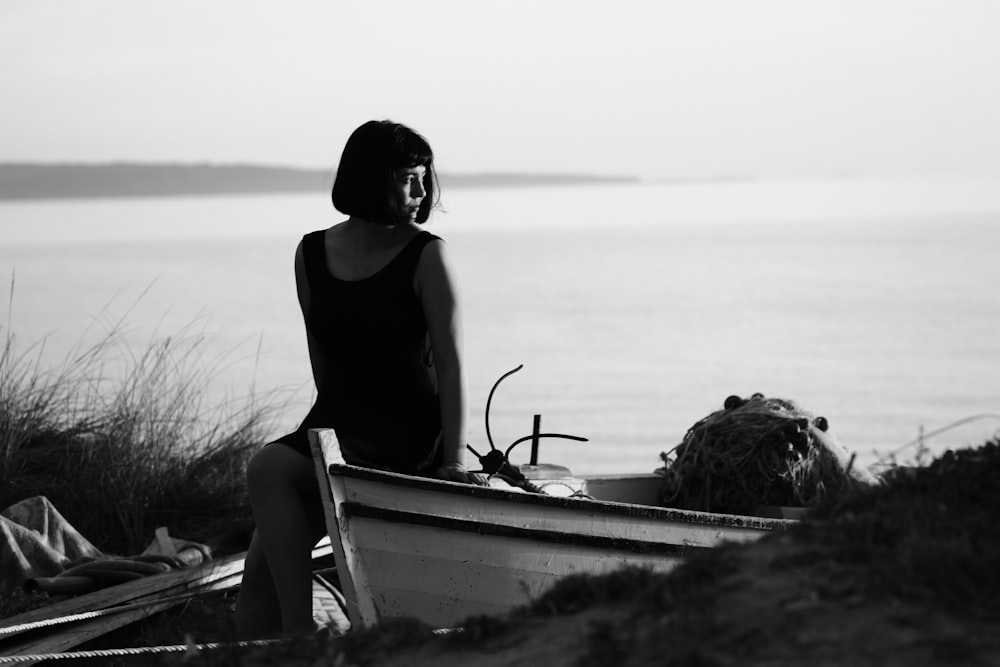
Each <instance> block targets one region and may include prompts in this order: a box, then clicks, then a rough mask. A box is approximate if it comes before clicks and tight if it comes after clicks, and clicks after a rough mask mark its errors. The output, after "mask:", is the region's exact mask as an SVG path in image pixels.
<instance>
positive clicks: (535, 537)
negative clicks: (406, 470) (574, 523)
mask: <svg viewBox="0 0 1000 667" xmlns="http://www.w3.org/2000/svg"><path fill="white" fill-rule="evenodd" d="M341 507H343V509H344V513H345V515H346V516H347V517H349V518H352V519H353V518H359V519H372V520H376V521H383V522H390V523H399V524H405V525H415V526H424V527H430V528H443V529H446V530H457V531H462V532H467V533H475V534H477V535H487V536H493V537H501V538H507V539H518V540H529V541H532V542H541V543H548V544H561V545H566V546H577V547H585V548H589V549H600V550H603V551H606V552H611V551H622V552H627V553H632V554H660V555H666V556H676V557H678V558H683V557H686V556H690V555H691V554H693V553H695V552H699V551H709V550H711V549H713V548H714V547H709V546H701V545H697V544H681V543H673V542H663V541H657V540H640V539H635V538H629V537H613V536H610V535H594V534H589V533H581V532H579V531H573V530H567V531H560V530H546V529H539V528H527V527H524V526H508V525H506V524H497V523H490V522H487V521H472V520H468V519H456V518H453V517H444V516H438V515H431V514H425V513H422V512H404V511H402V510H393V509H386V508H383V507H373V506H371V505H365V504H364V503H357V502H344V503H343V504H342V505H341Z"/></svg>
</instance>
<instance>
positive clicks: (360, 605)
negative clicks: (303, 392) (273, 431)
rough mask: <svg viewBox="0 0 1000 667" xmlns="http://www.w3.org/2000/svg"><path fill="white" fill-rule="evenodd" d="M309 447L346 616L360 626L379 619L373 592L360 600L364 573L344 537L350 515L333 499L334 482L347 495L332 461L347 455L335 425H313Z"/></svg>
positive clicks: (341, 492)
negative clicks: (332, 470)
mask: <svg viewBox="0 0 1000 667" xmlns="http://www.w3.org/2000/svg"><path fill="white" fill-rule="evenodd" d="M309 447H310V449H311V451H312V457H313V462H314V464H315V466H316V479H317V482H318V483H319V495H320V499H321V500H322V501H323V515H324V517H325V518H326V529H327V533H328V535H327V538H328V539H329V538H334V539H332V540H330V543H331V547H332V551H333V559H334V564H335V565H336V568H337V572H338V573H339V579H340V590H341V592H342V593H343V595H344V603H345V605H346V607H347V618H348V620H349V621H350V623H351V626H352V627H356V628H360V627H365V626H368V625H373V624H374V623H376V622H378V617H377V616H376V615H375V610H374V605H373V604H372V603H371V601H370V599H369V598H370V596H369V595H367V594H365V595H363V596H362V597H361V599H360V600H359V597H358V587H359V586H363V585H364V584H363V583H359V582H360V580H361V574H360V573H359V572H358V565H357V561H356V558H355V557H354V555H353V552H352V550H351V548H350V545H349V542H347V541H346V540H345V534H346V529H347V521H348V519H347V517H346V516H342V515H341V512H340V511H339V509H338V507H337V501H336V500H335V499H334V493H333V484H334V483H337V484H339V494H338V495H339V496H340V498H343V497H344V491H343V483H342V482H334V480H332V479H331V478H330V475H329V474H328V472H327V471H328V470H329V467H330V465H332V464H338V465H342V464H344V463H345V462H344V457H343V454H342V453H341V451H340V444H339V443H338V442H337V434H336V433H335V432H334V431H333V429H310V430H309Z"/></svg>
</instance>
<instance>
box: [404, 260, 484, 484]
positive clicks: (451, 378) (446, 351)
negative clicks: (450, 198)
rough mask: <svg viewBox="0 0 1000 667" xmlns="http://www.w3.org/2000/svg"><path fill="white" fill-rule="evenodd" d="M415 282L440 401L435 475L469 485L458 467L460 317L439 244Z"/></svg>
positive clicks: (461, 440) (462, 404)
mask: <svg viewBox="0 0 1000 667" xmlns="http://www.w3.org/2000/svg"><path fill="white" fill-rule="evenodd" d="M415 282H416V290H417V296H419V297H420V302H421V304H422V305H423V309H424V316H425V317H426V319H427V330H428V332H429V333H430V338H431V348H432V350H433V352H434V365H435V368H436V370H437V377H438V392H439V395H440V401H441V440H442V442H441V444H442V447H443V449H444V469H442V470H441V471H439V472H438V475H439V476H440V477H445V478H447V479H455V480H457V481H470V480H469V479H468V475H467V474H466V472H465V468H464V467H463V466H462V459H463V454H464V452H465V443H466V430H465V429H466V416H467V412H466V410H467V406H466V393H465V392H466V390H465V374H464V369H463V368H462V322H461V313H460V309H459V299H458V288H457V284H456V280H455V276H454V270H453V268H452V266H451V262H450V261H449V259H448V255H447V251H446V248H445V245H444V243H443V242H442V241H437V240H435V241H431V242H430V243H428V244H427V245H426V246H425V247H424V250H423V252H422V253H421V255H420V262H419V263H418V264H417V272H416V280H415ZM473 481H475V480H473Z"/></svg>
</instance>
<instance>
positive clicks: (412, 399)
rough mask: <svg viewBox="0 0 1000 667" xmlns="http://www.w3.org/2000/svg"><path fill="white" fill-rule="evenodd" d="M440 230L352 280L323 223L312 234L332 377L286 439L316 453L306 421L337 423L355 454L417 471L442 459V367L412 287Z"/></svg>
mask: <svg viewBox="0 0 1000 667" xmlns="http://www.w3.org/2000/svg"><path fill="white" fill-rule="evenodd" d="M438 238H439V237H437V236H435V235H433V234H431V233H430V232H425V231H422V232H420V233H418V234H417V235H416V236H414V237H413V238H412V239H411V240H410V241H409V242H408V243H407V245H406V246H405V247H404V248H403V250H401V251H400V253H399V254H398V255H397V256H396V257H395V258H394V259H393V260H392V261H390V262H389V264H387V265H386V266H385V267H384V268H383V269H381V270H380V271H378V272H377V273H375V274H374V275H372V276H370V277H368V278H365V279H363V280H357V281H348V280H340V279H338V278H335V277H334V276H333V275H332V274H331V273H330V270H329V268H328V266H327V260H326V247H325V242H324V232H323V231H317V232H312V233H310V234H306V235H305V236H304V237H303V239H302V253H303V260H304V265H305V274H306V279H307V280H308V283H309V291H310V301H309V306H308V309H307V311H306V313H305V323H306V329H307V330H308V331H309V333H310V334H311V335H312V336H313V338H314V340H315V341H316V342H317V343H318V345H319V351H320V352H321V353H322V355H323V359H324V361H325V367H324V369H323V378H324V380H323V386H322V387H320V388H319V392H318V395H317V397H316V402H315V403H314V404H313V406H312V409H311V410H310V411H309V413H308V414H307V415H306V417H305V419H304V420H303V421H302V424H301V425H300V426H299V428H298V430H296V431H295V433H292V434H289V435H288V436H285V437H283V438H280V439H279V441H281V442H284V443H285V444H288V445H290V446H292V447H294V448H295V449H296V450H298V451H300V452H302V453H303V454H306V455H307V456H308V455H309V449H308V439H307V435H306V432H307V430H308V429H310V428H329V427H333V428H334V429H335V430H336V432H337V438H338V439H339V440H340V441H341V449H342V450H343V453H344V458H345V459H346V460H347V462H348V463H356V464H358V465H367V466H373V467H380V468H388V469H392V470H396V471H399V472H407V473H411V474H413V473H423V472H428V471H431V470H433V469H434V468H436V467H437V466H438V465H439V464H440V461H439V460H438V459H440V451H438V450H439V449H440V448H439V447H436V443H437V440H438V436H439V434H440V432H441V410H440V405H439V402H438V395H437V382H436V378H437V376H436V374H435V371H434V367H433V359H432V356H431V353H430V343H429V338H428V335H427V321H426V319H425V318H424V311H423V307H422V305H421V302H420V299H419V298H418V297H417V294H416V292H415V291H414V289H413V278H414V273H415V272H416V267H417V262H418V261H419V259H420V253H421V252H422V251H423V249H424V247H425V246H426V245H427V244H428V243H430V242H431V241H433V240H436V239H438ZM351 443H356V444H354V445H352V444H351ZM352 447H353V449H352Z"/></svg>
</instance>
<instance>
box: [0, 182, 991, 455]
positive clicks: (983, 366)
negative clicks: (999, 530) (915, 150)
mask: <svg viewBox="0 0 1000 667" xmlns="http://www.w3.org/2000/svg"><path fill="white" fill-rule="evenodd" d="M445 195H446V198H445V200H444V204H445V207H446V212H444V213H441V214H439V215H438V216H437V217H436V218H435V219H434V220H433V221H432V222H431V223H430V226H429V227H428V229H430V230H431V231H434V232H436V233H438V234H441V235H442V236H444V237H445V238H446V240H447V241H448V243H449V246H450V249H451V253H452V256H453V258H454V260H455V262H456V265H457V268H458V273H459V277H460V279H461V286H462V295H463V303H464V315H465V339H466V357H467V369H468V375H469V383H470V398H471V402H472V420H471V423H470V441H471V443H472V444H473V446H475V447H477V449H480V450H482V449H485V448H486V447H487V445H486V434H485V427H484V424H483V409H484V405H485V402H486V398H487V394H488V392H489V390H490V387H491V386H492V385H493V383H494V381H495V380H496V379H497V378H498V377H499V376H500V375H501V374H503V373H504V372H506V371H508V370H511V369H512V368H514V367H515V366H517V365H519V364H524V369H523V370H522V371H520V372H519V373H518V374H516V375H514V376H512V377H510V378H509V379H507V380H506V381H505V382H504V383H503V384H502V385H501V387H500V389H499V390H498V392H497V395H496V397H495V399H494V404H493V415H492V417H493V420H492V425H491V430H492V434H493V437H494V438H495V441H496V443H497V445H498V446H505V445H507V444H509V443H510V442H512V441H513V440H515V439H516V438H518V437H520V436H522V435H525V434H527V433H528V432H529V431H530V429H531V424H532V415H534V414H536V413H539V414H541V415H542V424H543V430H546V431H557V432H562V433H570V434H575V435H581V436H585V437H588V438H589V439H590V441H589V442H588V443H569V442H559V441H548V442H546V443H544V444H543V447H542V459H544V460H549V461H557V462H560V463H565V464H568V465H569V466H570V467H571V468H573V469H574V470H576V471H578V472H613V471H620V472H627V471H646V470H650V469H652V468H655V467H656V466H657V465H658V464H659V453H660V452H661V451H664V450H667V449H669V448H671V447H672V446H674V445H675V444H677V442H679V441H680V439H681V438H682V437H683V435H684V432H685V430H686V429H687V428H688V427H689V426H691V425H692V424H693V423H694V422H695V421H697V420H698V419H700V418H702V417H703V416H705V415H706V414H708V413H709V412H711V411H713V410H715V409H718V408H719V407H721V404H722V401H723V399H724V398H725V397H726V396H727V395H729V394H734V393H735V394H742V395H748V394H750V393H753V392H757V391H760V392H763V393H765V394H769V395H777V396H784V397H788V398H792V399H795V400H797V401H798V402H799V403H800V404H802V405H803V407H805V408H807V409H809V410H812V411H814V412H816V413H819V414H823V415H825V416H826V417H827V418H828V419H829V421H830V423H831V430H832V432H834V434H835V435H836V436H837V437H838V439H839V440H840V441H841V442H842V443H843V444H844V445H845V446H847V447H848V448H849V449H851V450H853V451H856V452H857V453H858V454H859V456H860V457H861V460H862V461H864V462H868V463H870V462H872V461H874V460H875V458H876V457H877V455H879V454H885V453H886V452H889V451H892V450H894V449H896V448H898V447H901V446H903V445H905V444H906V443H908V442H910V441H911V440H913V439H914V438H916V437H917V435H918V433H919V429H920V428H921V427H924V428H925V429H927V430H928V431H933V430H935V429H939V428H941V427H945V426H947V425H949V424H951V423H953V422H955V421H958V420H962V419H964V418H967V417H971V416H974V415H978V414H982V413H990V414H994V415H996V414H1000V382H998V377H1000V335H997V334H998V332H1000V299H998V295H997V285H1000V262H998V261H997V251H998V249H1000V194H998V193H997V188H994V187H992V183H989V182H986V181H970V180H967V179H966V180H961V179H951V180H942V179H935V180H924V181H914V180H886V179H883V180H881V181H830V182H807V181H800V182H783V183H722V184H714V185H668V184H646V185H613V186H612V185H608V186H586V187H584V186H566V187H556V188H519V189H477V190H453V191H450V192H446V193H445ZM338 219H339V216H338V214H336V213H335V212H333V211H332V210H331V209H330V208H329V205H328V203H327V200H326V199H325V197H324V196H322V195H317V196H312V195H282V196H260V197H218V198H171V199H140V200H97V201H65V202H31V203H6V204H0V234H2V237H0V238H2V240H0V277H2V279H3V282H4V284H5V286H10V285H11V283H13V297H12V300H11V301H10V302H9V303H5V304H3V310H2V312H3V319H2V324H3V326H4V328H5V331H6V332H13V333H14V335H15V336H16V340H17V343H18V348H19V349H22V350H23V349H26V348H27V347H28V346H29V345H31V344H32V343H35V342H38V341H40V340H43V339H44V341H45V347H44V350H42V351H41V352H39V353H38V354H39V355H40V358H41V360H42V365H43V367H44V366H55V365H57V364H58V363H59V362H61V361H62V360H63V359H64V358H65V357H66V355H67V354H68V353H69V351H70V350H72V349H73V348H74V347H80V346H84V347H85V346H86V345H87V344H88V343H92V342H96V341H97V340H100V339H101V338H102V337H104V336H106V332H107V330H108V328H109V327H110V326H111V325H112V324H113V323H114V322H116V321H119V320H121V321H122V322H124V325H125V326H124V331H125V334H126V335H125V338H126V339H127V342H128V345H129V346H131V348H132V349H133V350H135V351H136V352H139V351H141V350H142V349H144V348H145V347H146V345H147V344H148V342H149V341H150V340H151V339H155V338H157V337H162V336H166V335H172V336H179V337H182V338H183V337H184V336H204V338H205V340H204V343H202V344H201V345H202V349H204V350H206V352H207V354H206V356H207V357H208V358H209V359H216V360H218V359H223V360H224V361H223V362H222V363H220V364H218V366H217V367H216V370H215V371H214V375H215V377H214V381H213V382H214V383H213V385H212V387H211V390H210V392H209V395H210V398H211V399H212V400H218V401H222V400H223V398H224V397H225V396H226V395H237V396H238V395H242V394H245V393H247V392H248V391H249V390H250V388H251V387H254V388H255V389H256V391H257V392H258V393H262V392H267V391H270V390H272V389H279V388H280V389H282V390H283V391H285V392H287V393H286V394H285V395H288V396H291V398H290V399H289V404H288V408H287V410H286V411H285V412H284V413H283V415H282V416H281V417H280V418H279V419H278V420H277V421H276V423H275V425H274V430H275V432H279V431H284V430H286V429H290V428H292V427H294V426H295V425H296V423H297V421H298V420H299V419H301V417H302V416H303V415H304V413H305V410H306V409H307V408H308V405H309V403H310V401H311V398H312V388H311V385H310V378H309V366H308V359H307V357H306V352H305V341H304V333H303V329H302V324H301V320H300V315H299V312H298V306H297V304H296V302H295V296H294V283H293V276H292V256H293V252H294V248H295V245H296V243H297V241H298V239H299V237H300V236H301V235H302V234H303V233H304V232H307V231H311V230H313V229H318V228H321V227H324V226H327V225H329V224H331V223H332V222H335V221H336V220H338ZM998 427H1000V419H993V418H987V419H980V420H975V421H973V422H971V423H969V424H967V425H965V426H963V427H961V428H955V429H952V430H950V431H948V432H946V433H943V434H941V435H938V436H935V437H934V438H932V439H931V440H929V444H931V445H932V446H933V448H934V449H936V450H940V449H943V448H945V447H959V446H964V445H968V444H980V443H982V442H983V441H984V440H985V439H986V438H987V437H990V436H992V435H993V434H994V432H995V431H996V430H997V429H998ZM526 456H527V451H526V450H525V451H524V452H523V453H522V455H521V457H520V459H519V457H518V456H517V455H516V454H515V460H524V457H526Z"/></svg>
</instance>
